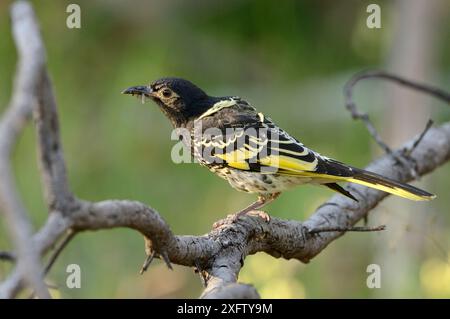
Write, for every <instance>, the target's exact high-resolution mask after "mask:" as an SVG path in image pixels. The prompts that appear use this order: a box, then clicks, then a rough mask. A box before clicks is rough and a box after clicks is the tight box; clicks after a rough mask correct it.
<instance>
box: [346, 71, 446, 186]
mask: <svg viewBox="0 0 450 319" xmlns="http://www.w3.org/2000/svg"><path fill="white" fill-rule="evenodd" d="M367 79H383V80H389V81H392V82H394V83H397V84H400V85H403V86H406V87H408V88H411V89H414V90H417V91H420V92H424V93H426V94H429V95H431V96H433V97H435V98H437V99H440V100H442V101H444V102H447V103H449V104H450V94H449V93H448V92H446V91H444V90H441V89H439V88H436V87H433V86H430V85H426V84H421V83H417V82H415V81H412V80H408V79H405V78H402V77H400V76H398V75H395V74H391V73H388V72H384V71H363V72H360V73H358V74H355V75H354V76H353V77H352V78H351V79H350V80H349V81H348V82H347V83H346V84H345V87H344V96H345V107H346V108H347V110H348V111H349V112H350V113H351V115H352V117H353V119H355V120H361V121H363V123H364V124H365V125H366V128H367V130H368V131H369V133H370V135H371V136H372V137H373V139H374V140H375V142H377V144H378V145H379V146H380V147H381V148H382V149H383V150H384V151H385V152H386V153H388V154H391V155H392V156H393V157H394V158H395V159H396V160H397V162H398V163H401V164H402V165H404V166H405V167H407V168H408V169H409V170H410V172H411V174H412V175H413V177H414V179H418V178H419V175H418V174H417V172H416V170H415V168H414V166H413V165H411V163H408V161H407V160H406V159H405V157H407V156H408V155H409V153H410V152H411V151H412V150H413V149H414V148H415V147H416V145H417V144H418V143H420V141H421V140H422V138H423V135H425V134H426V133H427V131H428V129H429V128H430V127H431V125H432V124H433V121H432V120H428V123H427V125H426V127H425V129H424V130H423V132H422V134H421V135H419V136H418V138H417V139H416V143H414V144H413V145H412V146H411V147H410V149H409V150H405V152H404V153H403V156H402V155H401V154H396V153H393V152H392V150H391V148H390V147H389V146H388V145H387V144H386V143H385V142H384V141H383V140H382V138H381V136H380V134H379V133H378V131H377V129H376V128H375V126H374V125H373V123H372V121H371V120H370V118H369V115H368V114H367V113H362V112H360V111H359V110H358V108H357V107H356V104H355V102H354V100H353V88H354V87H355V85H356V83H358V82H360V81H362V80H367Z"/></svg>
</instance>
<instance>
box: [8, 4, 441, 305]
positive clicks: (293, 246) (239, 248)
mask: <svg viewBox="0 0 450 319" xmlns="http://www.w3.org/2000/svg"><path fill="white" fill-rule="evenodd" d="M21 5H22V6H23V5H24V4H23V3H22V4H20V5H19V6H21ZM15 6H17V4H16V5H15ZM24 8H25V7H24ZM26 8H27V9H26V10H28V11H26V13H27V14H30V12H31V8H30V7H29V6H27V5H26ZM14 18H15V16H14V15H13V20H14ZM14 23H17V22H14ZM34 27H35V31H36V30H37V26H34ZM34 36H36V33H35V34H34ZM37 36H38V35H37ZM42 74H44V77H41V78H40V79H39V78H38V77H36V78H35V79H34V80H35V81H38V83H40V84H39V92H38V95H37V96H38V97H39V98H38V100H37V101H36V103H37V104H36V105H38V106H37V107H36V109H35V110H34V116H35V118H36V130H37V135H38V148H39V161H40V167H41V174H42V180H43V188H44V191H45V194H46V198H47V203H48V207H49V211H50V214H49V216H48V219H47V222H46V223H45V225H44V226H43V227H42V228H41V229H40V230H39V232H38V233H36V234H35V235H34V236H33V237H32V238H31V237H30V234H31V230H27V231H28V232H27V233H26V236H23V238H22V237H21V238H18V239H17V245H16V247H15V249H16V250H17V257H18V265H17V267H16V268H15V269H14V270H13V271H12V272H11V274H10V275H9V277H8V278H7V279H6V280H5V281H3V282H2V283H1V284H0V297H2V298H12V297H14V296H16V295H17V293H18V292H20V291H21V290H22V289H23V288H24V287H27V286H30V287H31V288H32V289H34V291H35V292H36V293H37V295H39V296H42V295H41V292H40V291H39V288H40V287H38V286H37V285H36V282H35V281H33V280H31V279H30V278H28V274H29V273H28V272H27V271H24V270H22V269H21V267H20V265H21V262H23V261H22V260H26V259H23V258H24V256H23V251H22V253H21V249H22V250H23V249H28V250H27V252H28V251H30V250H32V251H33V252H34V253H35V254H37V255H39V256H41V257H43V256H44V255H45V254H46V253H47V252H48V251H49V250H50V249H51V248H52V247H54V246H55V245H56V244H57V243H58V241H59V240H60V239H61V238H62V237H63V235H64V234H67V232H71V233H73V234H79V233H81V232H83V231H94V230H99V229H110V228H116V227H126V228H130V229H133V230H135V231H137V232H139V233H141V234H142V235H143V236H144V238H145V250H146V253H147V255H148V256H150V257H149V258H148V260H147V264H148V263H149V261H151V259H152V258H153V257H157V258H161V259H163V260H164V261H166V263H167V265H168V266H169V267H170V264H171V263H173V264H178V265H183V266H188V267H195V268H196V269H197V270H198V272H199V273H200V274H201V276H202V278H203V280H204V284H205V290H204V292H203V293H202V295H201V297H202V298H258V297H259V295H258V293H257V291H256V290H255V288H254V287H252V286H250V285H246V284H241V283H238V282H237V281H238V275H239V272H240V270H241V269H242V267H243V265H244V261H245V258H246V256H248V255H251V254H255V253H257V252H265V253H267V254H270V255H271V256H274V257H276V258H280V257H282V258H286V259H291V258H295V259H297V260H299V261H302V262H305V263H306V262H308V261H309V260H310V259H311V258H313V257H314V256H316V255H317V254H319V253H320V252H321V251H322V250H323V249H325V247H327V246H328V245H329V244H330V243H331V242H332V241H333V240H335V239H336V238H338V237H340V236H342V235H343V234H344V231H345V230H354V229H355V228H352V226H353V225H355V224H356V223H357V222H358V221H360V220H361V219H363V218H364V217H365V216H366V215H367V214H368V213H369V212H370V211H371V210H372V209H373V208H374V207H375V206H376V205H377V204H378V203H379V202H380V201H381V200H383V199H384V198H385V197H386V196H387V194H386V193H383V192H380V191H377V190H373V189H370V188H366V187H363V186H358V185H349V186H348V187H347V188H348V189H350V190H351V191H352V193H353V194H355V195H356V197H357V199H358V200H359V202H355V201H353V200H350V199H348V198H346V197H343V196H341V195H335V196H333V197H332V198H331V199H330V200H329V201H327V202H326V203H325V204H323V205H322V206H320V207H319V208H318V209H317V210H316V212H315V213H314V214H313V215H312V216H311V217H310V218H309V219H308V220H306V221H305V222H299V221H293V220H283V219H279V218H275V217H272V218H271V219H270V221H266V220H264V219H262V218H258V217H256V216H244V217H242V218H240V219H239V220H237V221H235V219H234V218H233V217H231V216H230V217H227V218H225V219H224V220H223V221H221V223H220V225H221V226H220V227H218V228H216V229H213V230H212V231H211V232H209V233H207V234H205V235H202V236H190V235H186V236H181V235H174V234H173V233H172V231H171V230H170V227H169V226H168V225H167V223H166V222H165V221H164V220H163V219H162V218H161V216H160V215H159V214H158V213H157V212H156V211H155V210H153V209H152V208H150V207H149V206H147V205H145V204H143V203H140V202H136V201H129V200H105V201H102V202H95V203H94V202H88V201H83V200H80V199H77V198H76V197H75V196H74V195H72V193H71V192H70V189H69V186H68V182H67V178H66V170H65V163H64V157H63V153H62V147H61V143H60V137H59V128H58V117H57V108H56V103H55V100H54V97H53V94H52V90H51V84H50V81H49V79H48V76H47V74H46V73H45V72H43V73H42ZM25 104H26V103H25ZM29 112H30V111H28V113H26V112H25V113H26V114H29ZM5 118H6V119H7V118H8V117H7V116H6V115H5V117H4V118H3V121H2V123H3V122H4V121H5ZM20 118H22V117H20ZM10 121H11V120H8V121H6V122H10ZM21 121H23V120H21ZM19 122H20V121H19ZM2 130H3V131H2ZM2 130H0V141H1V140H2V139H4V140H5V142H2V143H3V145H10V146H9V147H11V146H12V145H13V144H14V142H15V137H14V136H15V135H14V134H12V133H11V131H10V129H9V130H6V129H2ZM418 140H420V143H419V142H417V141H418ZM0 144H1V143H0ZM3 147H5V146H3ZM6 149H7V147H6ZM405 149H408V150H410V154H408V156H407V157H405V156H403V155H402V154H403V152H404V150H405ZM2 150H3V148H2ZM2 154H3V153H2ZM8 154H9V153H8ZM396 155H397V156H400V155H401V156H402V158H404V160H405V161H408V163H409V165H414V167H415V170H416V172H417V174H418V175H424V174H427V173H429V172H431V171H433V170H434V169H436V168H437V167H439V166H440V165H442V164H444V163H446V162H447V161H449V160H450V123H446V124H444V125H442V126H440V127H437V128H429V129H428V130H427V132H426V134H421V135H420V136H419V137H417V138H414V139H413V140H411V141H410V142H408V143H406V144H405V145H404V146H403V147H402V148H400V149H399V150H396V151H391V153H389V154H386V155H384V156H383V157H381V158H379V159H378V160H376V161H374V162H372V163H371V164H370V165H369V166H368V167H367V169H368V170H370V171H373V172H376V173H379V174H382V175H387V176H390V177H391V178H393V179H396V180H398V181H402V182H407V181H410V180H412V179H413V177H414V176H413V174H412V173H411V171H410V170H409V169H407V168H405V166H402V165H398V162H397V160H396V159H395V156H396ZM8 163H9V162H8ZM2 172H6V173H7V174H11V173H10V167H9V166H7V167H4V168H3V170H2ZM10 176H11V175H10ZM3 183H4V182H3ZM3 188H7V189H6V190H5V192H6V194H7V195H8V197H6V196H5V194H3V195H2V200H5V198H6V201H7V202H8V201H11V200H12V199H13V200H14V201H17V203H20V199H19V198H18V197H14V196H13V197H9V195H11V190H14V189H15V188H14V185H12V184H10V183H9V184H5V185H3ZM14 192H15V191H14ZM13 195H14V194H13ZM21 209H23V208H21V207H20V206H14V207H10V210H9V211H10V212H9V215H16V216H19V215H20V214H21V212H22V213H23V214H24V216H26V214H25V212H24V211H23V210H22V211H21ZM5 211H6V209H5ZM18 212H19V215H18ZM25 220H26V219H25ZM8 227H11V229H16V228H17V227H20V228H21V229H20V231H23V230H22V227H23V225H21V224H20V225H19V226H18V224H16V223H15V222H14V223H12V224H11V225H8ZM25 229H26V228H25ZM22 241H23V242H22ZM65 242H66V241H65V240H63V245H62V246H59V247H58V248H57V249H56V252H55V254H54V255H53V256H52V257H51V258H50V263H49V265H51V264H53V263H54V261H55V260H56V257H57V255H58V254H59V253H60V252H61V250H62V248H61V247H64V243H65ZM21 247H22V248H21ZM32 265H39V263H38V260H37V256H36V257H35V259H34V260H33V264H32ZM146 266H148V265H146ZM146 266H144V267H143V269H144V270H145V268H146ZM39 271H41V269H39ZM33 273H34V274H38V276H37V277H38V278H37V279H39V280H37V281H41V283H42V278H41V276H40V274H42V272H36V268H34V271H33ZM33 279H36V278H33Z"/></svg>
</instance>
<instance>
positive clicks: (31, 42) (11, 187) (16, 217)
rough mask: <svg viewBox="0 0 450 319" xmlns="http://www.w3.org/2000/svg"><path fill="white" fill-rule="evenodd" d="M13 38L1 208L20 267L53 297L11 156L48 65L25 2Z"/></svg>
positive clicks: (1, 131)
mask: <svg viewBox="0 0 450 319" xmlns="http://www.w3.org/2000/svg"><path fill="white" fill-rule="evenodd" d="M11 16H12V21H13V25H12V30H13V37H14V41H15V43H16V47H17V51H18V55H19V63H18V69H17V74H16V79H15V82H14V88H13V94H12V97H11V101H10V103H9V105H8V107H7V109H6V112H5V114H4V115H3V118H2V120H1V122H0V207H1V208H2V210H3V213H4V215H5V218H6V222H7V225H8V230H9V232H10V236H11V238H12V239H13V242H14V245H15V247H16V251H17V260H18V268H19V269H20V271H21V273H23V274H24V277H25V279H26V281H27V282H28V283H29V285H30V286H31V287H33V288H34V289H35V291H36V294H37V295H38V296H39V297H41V298H49V297H50V295H49V293H48V290H47V288H46V286H45V284H44V281H43V279H42V276H41V274H42V267H41V265H40V261H39V258H38V254H36V252H35V250H34V247H33V245H30V243H29V242H30V239H31V234H32V226H31V224H30V222H29V220H28V213H27V211H26V209H25V207H24V205H23V204H22V200H21V199H20V196H19V194H18V192H17V187H16V185H15V180H14V177H13V176H12V173H11V172H12V170H11V163H10V156H11V152H12V149H13V146H14V144H15V142H16V139H17V137H18V135H19V134H20V133H21V131H22V129H23V127H24V126H25V124H26V122H27V120H28V118H29V116H30V113H31V109H32V106H33V104H35V103H36V93H37V83H38V81H39V80H38V79H39V76H40V75H41V72H42V70H43V69H44V64H45V52H44V47H43V44H42V40H41V37H40V34H39V28H38V26H37V22H36V18H35V16H34V13H33V10H32V8H31V7H30V6H29V5H28V4H27V3H24V2H18V3H15V4H14V5H13V7H12V10H11Z"/></svg>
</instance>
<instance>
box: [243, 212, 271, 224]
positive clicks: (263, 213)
mask: <svg viewBox="0 0 450 319" xmlns="http://www.w3.org/2000/svg"><path fill="white" fill-rule="evenodd" d="M247 215H250V216H257V217H260V218H262V219H264V220H265V221H266V222H267V223H269V222H270V215H269V214H267V213H266V212H265V211H262V210H252V211H250V212H248V213H247Z"/></svg>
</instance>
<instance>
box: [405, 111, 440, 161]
mask: <svg viewBox="0 0 450 319" xmlns="http://www.w3.org/2000/svg"><path fill="white" fill-rule="evenodd" d="M433 123H434V122H433V120H432V119H429V120H428V122H427V125H426V126H425V129H424V130H423V131H422V133H420V135H419V136H418V137H417V138H416V140H415V141H414V143H413V144H412V146H411V147H410V148H408V149H407V150H406V151H405V152H404V155H405V156H409V155H411V153H412V152H413V151H414V150H415V149H416V147H417V146H418V145H419V143H420V142H421V141H422V140H423V137H424V136H425V134H427V132H428V130H429V129H430V128H431V127H432V126H433Z"/></svg>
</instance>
